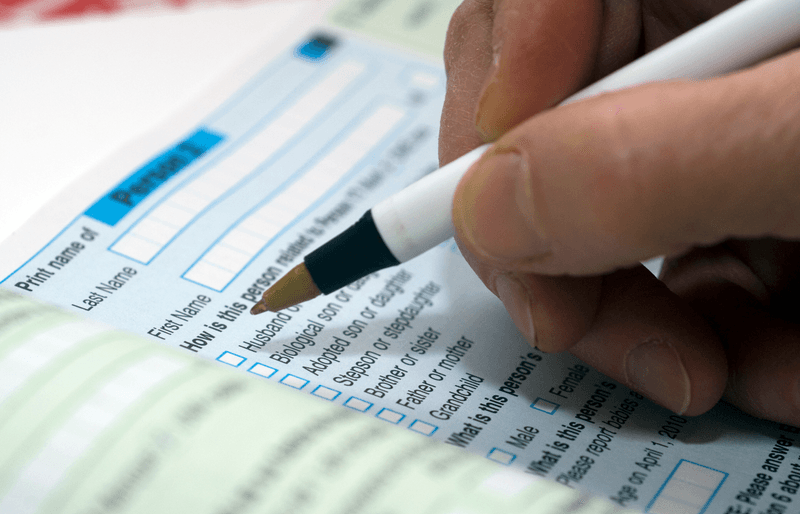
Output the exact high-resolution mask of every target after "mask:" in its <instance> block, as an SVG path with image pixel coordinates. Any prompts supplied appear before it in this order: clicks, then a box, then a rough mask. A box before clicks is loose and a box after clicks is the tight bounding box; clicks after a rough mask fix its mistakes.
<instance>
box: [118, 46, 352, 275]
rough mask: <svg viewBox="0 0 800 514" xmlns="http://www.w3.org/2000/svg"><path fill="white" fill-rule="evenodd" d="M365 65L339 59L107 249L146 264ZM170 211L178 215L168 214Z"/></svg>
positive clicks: (294, 133) (329, 101)
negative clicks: (227, 153) (276, 114)
mask: <svg viewBox="0 0 800 514" xmlns="http://www.w3.org/2000/svg"><path fill="white" fill-rule="evenodd" d="M365 68H366V66H365V65H364V64H363V63H360V62H357V61H346V62H344V63H342V64H341V65H339V66H338V67H337V68H335V69H334V70H333V71H331V73H330V74H328V75H327V76H326V77H324V78H323V79H322V80H321V81H320V82H318V83H317V84H316V85H315V86H314V87H312V88H311V89H310V90H309V91H308V92H306V93H305V94H304V95H302V96H301V97H300V98H299V99H298V100H297V101H296V102H295V103H294V104H292V105H291V106H290V107H289V108H288V109H287V110H286V111H284V112H283V113H282V114H281V115H279V116H278V117H277V118H275V119H274V120H273V121H272V122H270V123H269V124H267V125H266V126H265V127H264V128H263V129H262V130H261V131H260V132H258V133H257V134H256V135H254V136H253V137H252V138H251V139H250V140H249V141H248V142H247V143H245V144H243V145H241V146H239V147H238V148H237V149H236V150H234V151H233V152H231V153H230V154H229V155H227V156H226V157H225V158H224V159H222V160H221V161H220V162H218V163H216V164H215V165H214V166H210V167H209V168H208V169H207V170H206V171H205V172H203V173H202V174H200V175H199V176H197V177H196V178H195V179H194V180H192V181H191V182H189V183H188V184H186V186H185V187H184V188H183V189H182V190H181V191H178V192H176V193H175V194H173V195H171V196H169V197H167V198H165V199H164V200H163V201H162V203H161V204H159V206H158V207H157V208H155V209H153V210H151V211H150V212H148V213H147V214H145V215H144V216H143V217H142V218H140V219H139V220H138V221H137V222H136V223H135V224H134V225H132V226H131V228H129V229H128V231H127V232H126V233H125V234H124V235H123V236H122V237H120V238H119V239H118V240H117V241H116V242H115V243H114V244H112V245H111V247H110V250H111V251H113V252H115V253H118V254H121V255H124V256H125V257H128V258H130V259H133V260H135V261H137V262H140V263H142V264H149V263H150V261H151V260H153V258H154V257H155V256H156V255H158V253H159V252H160V251H161V250H163V249H164V247H165V246H167V245H168V244H169V243H170V242H171V241H172V240H173V239H174V238H175V237H176V236H177V235H178V234H179V233H180V232H181V231H182V230H183V229H185V228H186V226H188V225H189V224H190V223H191V222H192V221H193V220H194V219H195V218H197V216H198V215H199V214H200V213H201V212H203V211H204V210H205V209H206V208H208V206H209V205H211V204H212V203H213V202H215V201H217V200H218V199H219V198H221V197H222V196H223V195H225V194H226V193H228V192H229V191H230V190H231V189H233V188H234V187H235V186H236V185H237V184H238V183H239V182H240V181H241V180H242V179H244V178H245V177H246V176H247V175H249V174H250V173H251V172H252V171H253V170H254V169H255V168H257V167H258V166H259V165H260V164H261V163H263V162H265V161H267V160H268V159H270V158H271V157H272V156H274V155H275V153H276V152H277V151H278V150H280V149H281V148H283V147H284V145H286V143H288V142H289V140H291V139H292V138H294V137H295V136H297V135H298V134H300V133H301V132H302V131H303V130H304V128H305V127H307V126H308V124H309V123H310V122H311V121H312V120H313V119H314V118H315V117H316V116H317V115H318V114H319V113H320V112H322V110H324V109H325V108H326V107H328V106H330V105H331V104H332V103H333V101H334V100H335V99H336V98H337V97H338V96H339V94H340V93H341V92H342V91H343V90H344V89H345V88H346V87H347V86H349V85H350V84H352V83H353V82H355V80H356V79H357V78H358V77H359V76H360V75H361V74H362V73H363V71H364V69H365ZM170 212H171V213H173V214H176V215H175V216H170V215H169V214H168V213H170Z"/></svg>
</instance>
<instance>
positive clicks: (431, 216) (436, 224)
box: [372, 145, 489, 262]
mask: <svg viewBox="0 0 800 514" xmlns="http://www.w3.org/2000/svg"><path fill="white" fill-rule="evenodd" d="M487 148H489V145H483V146H480V147H478V148H476V149H474V150H472V151H471V152H469V153H467V154H465V155H463V156H461V157H459V158H458V159H456V160H455V161H453V162H451V163H450V164H448V165H447V166H444V167H443V168H441V169H439V170H436V171H434V172H433V173H431V174H430V175H427V176H425V177H424V178H422V179H421V180H418V181H417V182H414V183H413V184H411V185H410V186H408V187H407V188H405V189H403V190H402V191H400V192H398V193H396V194H394V195H392V196H390V197H389V198H387V199H386V200H384V201H382V202H381V203H379V204H378V205H376V206H374V207H373V208H372V218H373V219H374V220H375V226H376V227H377V229H378V232H379V233H380V235H381V237H382V238H383V242H384V243H385V244H386V246H387V247H388V248H389V251H390V252H392V254H393V255H394V256H395V257H396V258H397V260H398V261H400V262H405V261H407V260H409V259H412V258H414V257H416V256H417V255H419V254H421V253H423V252H425V251H426V250H430V249H431V248H433V247H434V246H436V245H438V244H439V243H441V242H443V241H446V240H447V239H449V238H451V237H453V234H454V230H453V214H452V210H453V194H455V191H456V186H457V185H458V181H459V180H460V179H461V177H462V176H464V173H465V172H466V171H467V170H468V169H469V167H470V166H471V165H472V164H474V163H475V161H477V160H478V158H479V157H480V155H481V154H482V153H483V152H485V151H486V149H487Z"/></svg>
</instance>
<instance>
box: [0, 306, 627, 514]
mask: <svg viewBox="0 0 800 514" xmlns="http://www.w3.org/2000/svg"><path fill="white" fill-rule="evenodd" d="M59 333H61V336H60V339H62V340H63V341H64V343H63V346H64V347H66V346H68V347H69V349H68V350H64V351H62V352H60V353H58V356H57V357H56V358H55V359H51V360H49V361H43V362H42V363H41V366H40V367H39V369H37V370H36V372H35V373H26V372H18V371H17V369H16V368H15V367H13V366H8V365H7V363H8V362H9V359H10V360H11V362H13V361H16V360H17V357H16V356H18V355H20V354H21V353H24V352H25V351H28V350H29V349H30V347H31V346H37V345H40V344H47V341H53V340H54V339H59V338H56V337H55V336H56V334H59ZM25 348H27V349H28V350H25ZM0 366H2V367H3V370H4V372H5V374H4V375H3V376H4V378H5V377H7V376H12V377H16V378H17V380H16V381H17V383H18V384H19V387H17V388H15V389H14V390H13V391H11V392H10V394H8V395H6V396H5V397H4V398H2V399H0V437H1V438H2V441H3V445H2V446H0V513H3V514H6V513H9V514H10V513H13V514H29V513H30V514H33V513H56V512H57V513H69V514H73V513H74V514H77V513H82V514H86V513H100V512H119V513H131V514H133V513H141V512H170V513H176V514H183V513H186V514H188V513H192V514H196V513H201V512H209V513H228V514H235V513H245V512H266V513H277V512H297V513H299V512H314V513H331V514H335V513H341V514H345V513H347V514H359V513H370V512H426V513H431V514H436V513H440V514H452V513H453V512H461V513H464V514H478V513H486V512H494V511H495V509H500V510H501V511H502V512H520V513H522V512H531V513H534V512H535V513H539V514H541V513H542V512H545V511H547V510H550V511H552V509H554V508H560V507H561V506H564V505H581V506H582V507H583V508H584V510H583V512H587V511H586V510H585V509H591V510H590V511H588V512H591V513H592V514H601V513H610V512H612V509H613V506H612V505H611V504H610V503H608V502H602V501H600V500H597V499H591V498H588V497H586V495H583V496H582V495H581V494H578V493H576V492H575V491H572V490H570V489H569V488H566V487H562V488H556V489H554V488H553V487H552V485H551V484H548V483H546V482H545V481H542V480H539V481H537V480H536V479H535V478H532V477H529V476H527V475H525V474H522V473H517V474H513V475H509V474H508V473H507V472H504V471H503V470H498V469H497V468H496V467H495V466H493V465H492V464H491V463H489V462H487V461H485V460H483V459H480V458H478V457H475V456H473V455H470V454H467V453H464V452H460V451H457V450H456V449H454V448H451V447H449V446H447V445H442V444H437V443H434V442H432V441H429V440H427V439H422V438H419V437H416V436H414V435H413V434H412V433H410V432H407V431H401V430H394V429H392V427H390V426H389V425H385V424H383V423H381V422H380V421H378V420H374V419H370V418H367V417H364V416H359V415H356V414H353V413H350V412H348V411H347V410H346V409H342V408H341V407H338V406H334V405H331V404H328V403H324V402H319V401H315V400H313V399H311V398H310V397H308V396H306V395H301V394H297V393H293V392H292V391H291V390H290V389H287V388H282V387H281V386H278V385H275V384H269V383H267V382H258V381H255V380H249V379H247V378H245V377H243V376H241V375H238V374H236V373H235V372H233V371H230V370H227V369H223V368H221V367H217V366H209V365H208V364H207V363H205V362H204V361H202V360H200V359H193V358H191V357H189V356H187V355H181V354H180V353H179V352H178V351H175V350H174V349H169V348H166V347H164V346H162V345H154V344H151V343H149V342H147V341H142V340H141V339H138V338H137V337H136V336H134V335H132V334H129V333H125V332H120V331H113V330H112V329H111V328H108V327H102V326H98V325H91V324H89V323H88V322H87V321H77V320H76V319H75V318H72V317H69V316H67V315H65V314H64V313H62V312H57V311H54V310H52V309H51V308H48V307H46V306H43V305H42V304H34V303H32V302H30V301H29V300H26V299H23V298H21V297H19V296H15V295H13V294H9V293H8V292H7V291H0ZM270 386H272V387H270ZM410 492H413V494H409V493H410ZM584 502H585V505H584Z"/></svg>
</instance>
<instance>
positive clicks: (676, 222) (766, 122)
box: [453, 51, 800, 275]
mask: <svg viewBox="0 0 800 514" xmlns="http://www.w3.org/2000/svg"><path fill="white" fill-rule="evenodd" d="M798 81H800V51H795V52H793V53H791V54H787V55H785V56H783V57H781V58H779V59H776V60H775V61H772V62H769V63H766V64H762V65H761V66H758V67H756V68H753V69H750V70H746V71H743V72H739V73H737V74H733V75H729V76H726V77H723V78H718V79H714V80H709V81H702V82H670V83H659V84H652V85H647V86H641V87H637V88H633V89H629V90H625V91H620V92H617V93H612V94H608V95H603V96H600V97H595V98H591V99H588V100H585V101H582V102H577V103H574V104H570V105H567V106H564V107H559V108H556V109H552V110H550V111H547V112H544V113H542V114H540V115H538V116H534V117H533V118H530V119H528V120H527V121H525V122H524V123H522V124H520V125H518V126H517V127H515V128H514V129H512V130H511V131H510V132H508V133H507V134H506V135H505V136H503V137H502V138H501V139H500V140H499V141H498V142H497V143H496V144H495V145H494V146H493V147H492V148H491V149H490V150H489V151H488V152H487V153H486V154H485V155H484V156H483V157H482V158H481V160H480V161H479V162H478V163H476V164H475V165H473V167H472V168H471V169H470V170H469V171H468V172H467V173H466V175H465V176H464V178H463V179H462V181H461V183H460V184H459V186H458V188H457V190H456V194H455V197H454V206H453V220H454V224H455V226H456V230H457V232H458V235H459V238H460V240H461V242H462V244H463V245H464V247H465V249H466V250H468V251H470V252H472V253H473V254H474V255H475V256H476V257H478V258H479V259H480V260H482V261H484V262H488V263H491V264H492V265H494V266H496V267H498V268H501V269H508V270H515V271H526V272H535V273H539V274H552V275H560V274H572V275H587V274H599V273H606V272H609V271H611V270H614V269H618V268H622V267H628V266H631V265H633V264H636V263H638V262H640V261H642V260H645V259H648V258H651V257H654V256H656V255H662V254H672V253H676V252H678V251H682V250H684V249H686V248H688V247H690V246H695V245H707V244H712V243H714V242H717V241H720V240H723V239H726V238H729V237H759V236H765V235H769V236H774V237H781V238H797V237H800V174H798V173H797V170H798V169H800V100H798V97H797V95H796V94H795V93H796V89H795V88H796V84H797V83H798Z"/></svg>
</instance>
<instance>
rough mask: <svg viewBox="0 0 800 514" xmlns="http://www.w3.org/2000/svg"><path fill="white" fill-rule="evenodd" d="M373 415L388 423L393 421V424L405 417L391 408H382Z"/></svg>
mask: <svg viewBox="0 0 800 514" xmlns="http://www.w3.org/2000/svg"><path fill="white" fill-rule="evenodd" d="M375 417H377V418H380V419H382V420H384V421H388V422H389V423H394V424H395V425H396V424H398V423H400V422H401V421H402V420H403V418H405V417H406V415H405V414H400V413H399V412H395V411H393V410H391V409H387V408H383V409H381V410H380V411H378V413H377V414H376V415H375Z"/></svg>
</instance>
